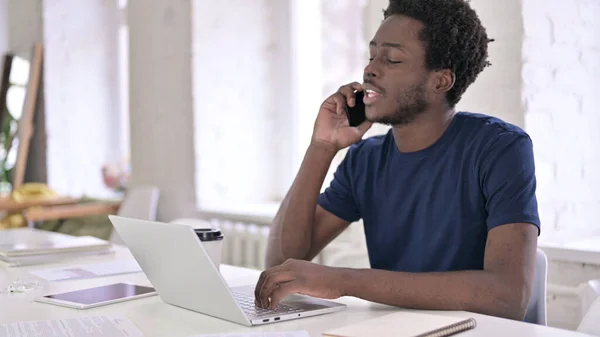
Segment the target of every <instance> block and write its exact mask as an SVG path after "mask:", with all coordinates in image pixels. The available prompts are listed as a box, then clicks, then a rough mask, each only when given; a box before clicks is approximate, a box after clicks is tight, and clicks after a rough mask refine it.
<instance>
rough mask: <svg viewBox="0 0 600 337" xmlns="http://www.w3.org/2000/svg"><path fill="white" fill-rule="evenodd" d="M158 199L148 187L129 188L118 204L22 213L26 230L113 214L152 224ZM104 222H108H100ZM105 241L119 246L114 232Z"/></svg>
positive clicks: (56, 208) (63, 206)
mask: <svg viewBox="0 0 600 337" xmlns="http://www.w3.org/2000/svg"><path fill="white" fill-rule="evenodd" d="M158 199H159V190H158V188H156V187H152V186H139V187H131V188H129V189H128V190H127V192H126V193H125V197H124V198H123V200H122V201H98V202H88V203H81V204H74V205H62V206H50V207H39V208H31V209H28V210H26V211H24V214H23V215H24V217H25V219H26V220H27V223H28V224H29V226H30V227H35V224H36V223H40V222H45V221H51V220H68V219H74V218H83V217H90V216H102V218H103V219H104V215H108V214H117V215H120V216H123V217H129V218H136V219H142V220H155V219H156V209H157V205H158ZM104 220H105V222H107V223H108V224H110V222H108V219H104ZM108 239H109V241H111V242H112V243H115V244H123V241H122V240H121V238H120V237H119V236H118V234H117V233H116V231H114V230H112V227H111V231H110V235H109V238H108Z"/></svg>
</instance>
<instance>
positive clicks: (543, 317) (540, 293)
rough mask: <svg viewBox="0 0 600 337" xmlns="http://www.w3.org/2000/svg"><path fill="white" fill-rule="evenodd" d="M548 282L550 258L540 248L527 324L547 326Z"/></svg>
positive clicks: (526, 317)
mask: <svg viewBox="0 0 600 337" xmlns="http://www.w3.org/2000/svg"><path fill="white" fill-rule="evenodd" d="M547 282H548V258H547V257H546V254H545V253H544V252H543V251H542V250H541V249H539V248H538V249H537V254H536V257H535V278H534V282H533V291H532V293H531V299H530V300H529V305H528V306H527V314H526V315H525V322H528V323H534V324H540V325H546V321H547V310H546V294H547Z"/></svg>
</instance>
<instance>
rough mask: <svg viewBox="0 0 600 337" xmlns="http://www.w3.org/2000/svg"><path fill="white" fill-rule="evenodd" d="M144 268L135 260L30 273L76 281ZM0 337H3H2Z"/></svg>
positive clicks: (52, 279)
mask: <svg viewBox="0 0 600 337" xmlns="http://www.w3.org/2000/svg"><path fill="white" fill-rule="evenodd" d="M141 271H142V268H140V266H139V265H138V264H137V262H136V261H135V260H129V261H117V262H109V263H94V264H84V265H78V266H72V267H67V268H65V267H62V268H46V269H38V270H32V271H30V272H29V273H30V274H32V275H35V276H38V277H41V278H43V279H44V280H47V281H61V280H76V279H83V278H92V277H99V276H109V275H118V274H127V273H137V272H141ZM0 337H3V336H2V335H0Z"/></svg>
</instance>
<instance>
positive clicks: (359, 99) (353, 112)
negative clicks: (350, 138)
mask: <svg viewBox="0 0 600 337" xmlns="http://www.w3.org/2000/svg"><path fill="white" fill-rule="evenodd" d="M364 94H365V93H364V91H356V92H354V106H353V107H346V116H347V117H348V124H350V126H359V125H360V124H362V122H364V121H365V120H366V119H367V116H366V115H365V103H364V102H363V97H364Z"/></svg>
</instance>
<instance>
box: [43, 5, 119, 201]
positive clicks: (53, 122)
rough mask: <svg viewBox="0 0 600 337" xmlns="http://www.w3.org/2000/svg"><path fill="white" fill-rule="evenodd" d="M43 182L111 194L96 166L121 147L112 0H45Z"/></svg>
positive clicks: (74, 191)
mask: <svg viewBox="0 0 600 337" xmlns="http://www.w3.org/2000/svg"><path fill="white" fill-rule="evenodd" d="M43 13H44V15H43V27H44V44H45V48H44V53H45V55H44V56H45V60H44V63H45V67H44V78H45V108H46V109H45V110H46V128H47V136H48V138H47V147H48V183H49V185H50V186H51V187H52V188H53V189H55V190H56V191H57V192H59V193H62V194H65V195H70V196H81V195H88V196H94V197H106V196H110V195H111V193H110V191H109V190H108V189H107V188H106V187H105V186H104V183H103V181H102V175H101V167H102V165H104V164H107V163H112V162H116V161H119V160H120V159H121V158H122V157H123V156H124V155H125V154H124V153H122V152H121V146H120V144H121V139H120V134H121V133H120V130H121V128H122V127H124V126H123V125H121V123H120V121H121V118H120V114H121V111H120V106H119V85H120V83H119V76H118V64H119V59H118V39H117V38H118V36H117V29H118V23H119V12H118V9H117V7H116V1H100V0H95V1H80V0H63V1H60V2H58V1H45V2H44V11H43Z"/></svg>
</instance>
